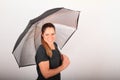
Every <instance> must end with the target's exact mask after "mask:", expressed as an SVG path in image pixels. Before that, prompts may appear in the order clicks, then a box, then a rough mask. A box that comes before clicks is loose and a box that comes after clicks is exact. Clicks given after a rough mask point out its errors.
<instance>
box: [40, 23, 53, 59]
mask: <svg viewBox="0 0 120 80" xmlns="http://www.w3.org/2000/svg"><path fill="white" fill-rule="evenodd" d="M47 28H53V29H54V30H55V26H54V25H53V24H52V23H45V24H44V25H43V26H42V29H41V32H42V34H44V32H45V30H46V29H47ZM42 34H41V43H42V45H43V47H44V48H45V50H46V53H47V55H48V56H49V57H52V50H51V48H50V47H49V45H48V44H47V42H45V41H44V39H43V37H42Z"/></svg>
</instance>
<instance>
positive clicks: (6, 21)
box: [0, 0, 120, 80]
mask: <svg viewBox="0 0 120 80" xmlns="http://www.w3.org/2000/svg"><path fill="white" fill-rule="evenodd" d="M119 5H120V1H119V0H0V80H35V79H36V77H37V72H36V66H29V67H24V68H19V67H18V65H17V63H16V61H15V58H14V56H13V55H12V50H13V47H14V45H15V43H16V40H17V39H18V37H19V35H20V34H21V33H22V32H23V30H24V29H25V28H26V26H27V24H28V22H29V20H30V19H33V18H35V17H37V16H39V15H41V14H42V13H44V12H45V11H46V10H49V9H52V8H56V7H65V8H68V9H72V10H77V11H81V14H80V18H79V24H78V30H77V31H76V33H75V34H74V35H73V36H72V38H71V39H70V40H69V41H68V43H67V44H66V45H65V47H64V48H63V49H62V52H63V53H64V54H66V55H67V56H69V58H70V61H71V64H70V66H69V67H68V68H67V69H66V70H64V71H62V80H82V79H88V80H90V79H91V80H93V79H96V80H97V79H99V80H100V79H101V80H105V79H106V80H107V79H113V80H116V79H119V80H120V6H119Z"/></svg>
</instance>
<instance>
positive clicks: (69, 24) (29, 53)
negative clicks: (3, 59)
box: [12, 8, 80, 67]
mask: <svg viewBox="0 0 120 80" xmlns="http://www.w3.org/2000/svg"><path fill="white" fill-rule="evenodd" d="M79 13H80V12H79V11H74V10H70V9H66V8H54V9H50V10H48V11H46V12H44V13H43V14H42V15H40V16H38V17H36V18H34V19H32V20H30V21H29V23H28V25H27V27H26V29H25V30H24V31H23V33H21V35H20V36H19V38H18V40H17V41H16V44H15V46H14V49H13V52H12V53H13V55H14V57H15V59H16V61H17V63H18V66H19V67H25V66H30V65H35V64H36V63H35V55H36V50H37V48H38V47H39V45H40V44H41V41H40V40H41V39H40V38H41V36H40V32H41V26H42V25H43V24H44V23H47V22H51V23H53V24H54V25H55V27H56V41H55V42H56V43H57V44H58V45H59V48H61V49H62V48H63V46H64V45H65V44H66V43H67V41H68V40H69V39H70V37H71V36H72V35H73V33H74V32H75V31H76V29H77V26H78V18H79Z"/></svg>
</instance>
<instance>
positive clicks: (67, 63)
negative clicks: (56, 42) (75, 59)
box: [61, 54, 70, 69]
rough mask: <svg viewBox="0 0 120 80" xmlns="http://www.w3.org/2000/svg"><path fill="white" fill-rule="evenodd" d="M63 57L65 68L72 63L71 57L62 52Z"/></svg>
mask: <svg viewBox="0 0 120 80" xmlns="http://www.w3.org/2000/svg"><path fill="white" fill-rule="evenodd" d="M61 58H62V66H63V68H64V69H65V68H67V67H68V65H69V64H70V60H69V58H68V57H67V56H66V55H65V54H62V55H61Z"/></svg>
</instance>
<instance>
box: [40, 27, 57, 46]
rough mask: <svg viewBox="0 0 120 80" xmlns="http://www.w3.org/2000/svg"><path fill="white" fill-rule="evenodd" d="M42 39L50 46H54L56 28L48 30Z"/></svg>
mask: <svg viewBox="0 0 120 80" xmlns="http://www.w3.org/2000/svg"><path fill="white" fill-rule="evenodd" d="M42 37H43V39H44V40H45V41H46V42H47V43H48V44H53V42H54V41H55V30H54V28H52V27H48V28H46V29H45V31H44V33H43V34H42Z"/></svg>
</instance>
